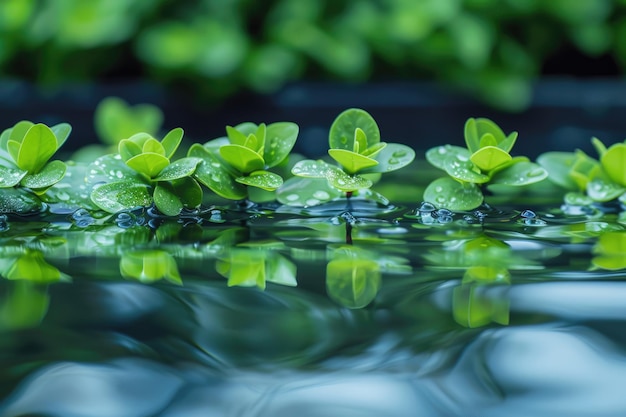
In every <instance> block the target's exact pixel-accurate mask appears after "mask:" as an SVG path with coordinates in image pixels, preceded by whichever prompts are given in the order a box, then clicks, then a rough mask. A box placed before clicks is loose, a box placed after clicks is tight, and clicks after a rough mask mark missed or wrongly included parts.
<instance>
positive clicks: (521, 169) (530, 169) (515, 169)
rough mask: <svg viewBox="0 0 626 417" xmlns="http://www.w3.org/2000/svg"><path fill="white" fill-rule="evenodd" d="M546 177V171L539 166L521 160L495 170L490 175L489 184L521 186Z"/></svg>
mask: <svg viewBox="0 0 626 417" xmlns="http://www.w3.org/2000/svg"><path fill="white" fill-rule="evenodd" d="M547 177H548V172H547V171H546V170H545V169H543V168H542V167H541V166H539V165H537V164H535V163H533V162H528V161H522V162H518V163H516V164H513V165H511V166H509V167H508V168H505V169H503V170H501V171H498V172H496V173H495V174H494V175H493V176H492V177H491V181H490V184H503V185H514V186H521V185H528V184H533V183H536V182H539V181H542V180H544V179H546V178H547Z"/></svg>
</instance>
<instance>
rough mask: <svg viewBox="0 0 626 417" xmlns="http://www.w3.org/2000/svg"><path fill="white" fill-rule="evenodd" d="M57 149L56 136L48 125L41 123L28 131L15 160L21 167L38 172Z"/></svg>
mask: <svg viewBox="0 0 626 417" xmlns="http://www.w3.org/2000/svg"><path fill="white" fill-rule="evenodd" d="M56 151H57V139H56V136H54V133H53V132H52V130H50V128H49V127H48V126H46V125H44V124H41V123H39V124H36V125H33V126H32V127H31V128H30V129H28V131H27V132H26V135H25V136H24V139H22V143H21V144H20V150H19V154H18V156H17V160H16V161H15V162H16V164H17V166H18V167H19V168H20V169H23V170H25V171H28V173H29V174H36V173H38V172H39V171H40V170H41V168H43V166H44V165H45V164H46V163H47V162H48V160H49V159H50V158H51V157H52V155H54V153H55V152H56Z"/></svg>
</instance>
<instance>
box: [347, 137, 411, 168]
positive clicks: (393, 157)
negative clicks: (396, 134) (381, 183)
mask: <svg viewBox="0 0 626 417" xmlns="http://www.w3.org/2000/svg"><path fill="white" fill-rule="evenodd" d="M372 157H373V158H374V159H376V161H378V165H376V166H374V167H371V168H366V169H364V170H362V171H361V172H360V173H362V174H370V173H384V172H390V171H395V170H397V169H400V168H403V167H405V166H407V165H408V164H410V163H411V162H413V160H414V159H415V151H414V150H413V149H411V148H410V147H409V146H406V145H402V144H399V143H388V144H387V146H385V147H383V148H381V149H380V150H378V152H375V153H374V156H372Z"/></svg>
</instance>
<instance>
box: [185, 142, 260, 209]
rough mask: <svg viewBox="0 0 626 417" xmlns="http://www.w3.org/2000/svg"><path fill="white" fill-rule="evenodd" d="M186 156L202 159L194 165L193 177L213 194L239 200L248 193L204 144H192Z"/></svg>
mask: <svg viewBox="0 0 626 417" xmlns="http://www.w3.org/2000/svg"><path fill="white" fill-rule="evenodd" d="M188 156H190V157H197V158H200V159H202V162H201V163H200V164H198V165H197V166H196V170H195V172H194V177H195V178H196V179H197V180H198V181H199V182H200V183H201V184H204V185H205V186H206V187H208V188H209V189H210V190H211V191H213V192H214V193H215V194H217V195H219V196H220V197H224V198H227V199H230V200H241V199H243V198H245V197H246V196H247V195H248V193H247V191H246V187H245V186H244V185H242V184H239V183H237V182H236V181H235V179H234V178H233V177H232V176H231V175H230V173H229V171H228V169H227V168H226V167H225V166H224V163H223V162H222V160H221V159H220V158H219V157H218V156H217V155H215V154H213V153H211V152H210V151H209V150H207V149H206V148H205V147H204V146H202V145H199V144H194V145H192V146H191V148H190V149H189V152H188Z"/></svg>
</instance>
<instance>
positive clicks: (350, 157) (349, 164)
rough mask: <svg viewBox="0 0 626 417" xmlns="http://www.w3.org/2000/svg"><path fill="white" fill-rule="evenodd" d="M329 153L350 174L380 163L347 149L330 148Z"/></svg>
mask: <svg viewBox="0 0 626 417" xmlns="http://www.w3.org/2000/svg"><path fill="white" fill-rule="evenodd" d="M328 154H329V155H330V156H331V158H333V159H334V160H335V161H337V162H338V163H339V164H340V165H341V166H342V168H343V169H344V171H346V173H348V174H356V173H357V172H359V171H361V170H363V169H366V168H370V167H373V166H376V165H378V161H376V160H375V159H372V158H368V157H367V156H363V155H361V154H358V153H356V152H352V151H349V150H345V149H329V150H328Z"/></svg>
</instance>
